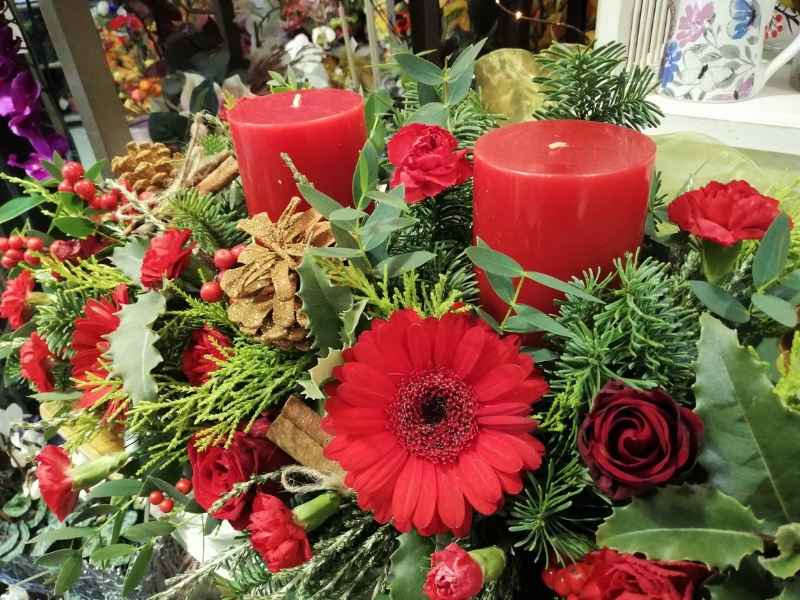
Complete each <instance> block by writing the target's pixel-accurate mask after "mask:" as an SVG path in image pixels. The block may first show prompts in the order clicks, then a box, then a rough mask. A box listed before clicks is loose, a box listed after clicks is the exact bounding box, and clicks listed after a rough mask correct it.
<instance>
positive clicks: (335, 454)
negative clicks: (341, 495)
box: [322, 309, 547, 537]
mask: <svg viewBox="0 0 800 600" xmlns="http://www.w3.org/2000/svg"><path fill="white" fill-rule="evenodd" d="M519 347H520V343H519V340H518V339H517V338H516V337H515V336H509V337H506V338H503V339H501V338H500V336H499V335H497V333H495V332H494V331H492V329H490V328H489V326H488V325H486V323H485V322H483V321H479V320H478V319H476V318H474V317H472V316H470V315H469V314H452V313H449V314H446V315H444V316H443V317H442V318H441V319H438V320H437V319H435V318H432V317H429V318H426V319H422V318H420V316H419V315H418V314H417V313H416V311H415V310H413V309H406V310H401V311H397V312H394V313H392V315H391V316H390V317H389V320H388V321H381V320H379V319H374V320H373V321H372V328H371V330H369V331H365V332H364V333H362V334H361V335H360V336H359V338H358V342H357V343H356V345H355V346H354V347H352V348H348V349H346V350H345V351H344V354H343V356H344V360H345V364H344V365H342V366H341V367H337V368H336V369H335V371H334V376H335V377H336V379H337V380H338V383H334V384H332V385H330V386H328V388H327V389H326V392H327V393H328V395H329V396H330V399H329V400H328V401H327V402H326V403H325V409H326V410H327V412H328V416H327V417H326V418H325V419H324V420H323V422H322V427H323V429H324V430H325V431H327V432H328V433H330V434H332V435H333V436H335V437H334V439H333V440H332V441H331V442H330V443H329V444H328V445H327V447H326V448H325V456H327V457H328V458H330V459H332V460H335V461H338V462H339V464H340V465H341V466H342V468H343V469H344V470H345V471H347V476H346V477H345V483H346V484H347V485H348V486H349V487H351V488H353V489H354V490H355V491H356V492H357V493H358V502H359V505H360V506H361V508H362V509H364V510H372V511H374V512H375V519H376V520H377V521H378V522H380V523H386V522H388V521H389V520H391V519H394V524H395V526H396V527H397V528H398V529H399V530H400V531H404V532H405V531H410V530H411V528H412V527H415V528H416V529H417V530H418V531H419V532H420V533H421V534H422V535H426V536H427V535H433V534H442V533H444V532H446V531H447V530H448V529H451V530H452V531H453V532H454V533H455V535H456V536H457V537H464V536H465V535H466V534H467V532H468V531H469V529H470V524H471V522H472V511H473V509H474V510H477V511H478V512H480V513H482V514H485V515H490V514H492V513H494V512H496V511H497V510H498V509H499V508H500V507H501V506H502V505H503V503H504V498H505V496H504V494H518V493H519V492H520V491H521V490H522V479H521V477H520V471H523V470H534V469H537V468H539V466H540V465H541V462H542V454H543V452H544V447H543V446H542V443H541V442H539V441H538V440H537V439H535V438H534V437H533V436H531V435H530V432H531V431H533V430H534V429H535V428H536V421H534V420H533V419H531V418H529V415H530V412H531V404H533V403H534V402H536V401H538V400H540V399H541V398H542V396H543V395H544V394H545V392H546V391H547V384H546V383H545V381H544V379H543V378H542V376H541V375H540V374H539V373H538V372H537V371H536V370H535V369H534V366H533V360H532V359H531V357H530V356H529V355H527V354H521V353H520V351H519Z"/></svg>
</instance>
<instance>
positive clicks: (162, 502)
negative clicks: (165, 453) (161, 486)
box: [148, 479, 192, 513]
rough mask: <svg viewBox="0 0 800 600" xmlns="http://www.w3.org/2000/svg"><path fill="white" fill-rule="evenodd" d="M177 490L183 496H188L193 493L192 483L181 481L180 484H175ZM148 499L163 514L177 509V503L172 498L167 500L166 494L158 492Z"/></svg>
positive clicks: (187, 480)
mask: <svg viewBox="0 0 800 600" xmlns="http://www.w3.org/2000/svg"><path fill="white" fill-rule="evenodd" d="M175 489H176V490H178V491H179V492H180V493H181V494H188V493H189V492H191V491H192V482H191V480H189V479H180V480H178V483H176V484H175ZM148 498H149V500H150V504H152V505H154V506H158V509H159V510H160V511H161V512H163V513H170V512H172V509H173V508H175V501H174V500H173V499H172V498H166V497H165V496H164V493H163V492H160V491H158V490H156V491H154V492H150V496H149V497H148Z"/></svg>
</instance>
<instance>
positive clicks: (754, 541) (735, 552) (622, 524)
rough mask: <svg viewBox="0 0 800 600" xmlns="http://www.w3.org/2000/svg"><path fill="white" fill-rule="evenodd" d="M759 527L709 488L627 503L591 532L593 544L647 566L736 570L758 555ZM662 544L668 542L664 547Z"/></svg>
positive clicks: (669, 490)
mask: <svg viewBox="0 0 800 600" xmlns="http://www.w3.org/2000/svg"><path fill="white" fill-rule="evenodd" d="M763 525H764V522H763V521H761V520H759V519H757V518H756V517H755V515H753V512H752V511H751V510H750V509H749V508H745V507H744V506H742V505H741V504H739V502H737V501H736V500H735V499H734V498H731V497H730V496H726V495H725V494H723V493H722V492H720V491H719V490H717V489H716V488H713V487H710V486H695V485H683V486H681V487H666V488H661V489H658V490H656V491H655V492H654V493H653V494H650V495H647V496H641V497H636V498H633V501H632V502H631V503H630V504H628V505H627V506H623V507H620V508H616V509H615V510H614V514H613V515H612V516H611V517H610V518H609V519H608V520H607V521H606V522H605V523H603V525H601V526H600V527H599V528H598V530H597V544H598V545H599V546H601V547H602V546H608V547H610V548H614V549H616V550H619V551H620V552H627V553H631V554H633V553H636V552H641V553H643V554H644V555H645V556H647V558H649V559H651V560H668V561H673V560H693V561H697V562H702V563H704V564H706V565H708V566H709V567H710V568H717V569H725V568H727V567H733V568H737V567H738V566H739V563H740V562H741V560H742V559H743V558H744V557H745V556H747V555H748V554H752V553H753V552H761V551H763V549H764V540H763V539H762V537H761V530H762V527H763ZM666 540H669V542H668V543H667V542H666Z"/></svg>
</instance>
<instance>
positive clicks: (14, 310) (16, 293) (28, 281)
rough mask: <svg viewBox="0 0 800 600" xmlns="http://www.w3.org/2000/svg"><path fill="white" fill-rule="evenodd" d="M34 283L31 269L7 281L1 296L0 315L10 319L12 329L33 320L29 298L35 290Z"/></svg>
mask: <svg viewBox="0 0 800 600" xmlns="http://www.w3.org/2000/svg"><path fill="white" fill-rule="evenodd" d="M34 283H35V282H34V281H33V278H32V277H31V272H30V271H23V272H22V273H20V274H19V276H17V277H15V278H14V279H9V280H8V281H6V289H5V290H3V296H2V297H0V317H3V318H4V319H8V323H9V325H11V328H12V329H19V328H20V327H22V326H23V325H25V323H27V322H28V321H30V320H31V306H30V304H29V303H28V298H29V296H30V295H31V292H33V286H34Z"/></svg>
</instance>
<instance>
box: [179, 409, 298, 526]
mask: <svg viewBox="0 0 800 600" xmlns="http://www.w3.org/2000/svg"><path fill="white" fill-rule="evenodd" d="M268 430H269V420H268V419H266V418H261V419H257V420H256V422H255V423H254V424H253V427H252V428H251V430H250V433H249V434H246V433H243V432H241V431H237V432H235V433H234V434H233V442H232V443H231V445H230V446H228V447H227V448H224V447H223V446H224V444H220V445H217V446H211V447H210V448H208V449H207V450H202V451H200V450H198V449H197V447H196V446H195V443H196V438H197V434H195V435H194V436H192V439H191V440H190V441H189V462H190V463H191V464H192V470H193V472H194V474H193V475H192V488H193V489H194V498H195V500H197V502H198V504H200V506H202V507H203V508H204V509H206V510H208V509H209V508H211V506H212V505H213V504H214V503H215V502H216V501H217V500H219V499H220V497H221V496H222V495H223V494H226V493H227V492H230V491H231V490H232V489H233V484H234V483H239V482H241V481H248V480H249V479H250V476H251V475H253V474H256V473H268V472H270V471H274V470H276V469H278V468H280V467H282V466H284V465H288V464H290V463H291V462H292V459H291V458H290V457H289V456H288V455H287V454H286V453H285V452H283V450H281V449H280V448H278V447H277V446H275V444H273V443H272V442H270V441H269V440H268V439H267V438H266V433H267V431H268ZM264 489H265V490H267V491H271V492H277V490H278V488H277V484H268V485H266V486H264ZM254 496H255V492H254V491H252V490H251V491H250V492H248V493H247V494H245V495H243V496H239V497H236V498H231V499H230V500H228V501H227V502H226V503H225V504H224V505H223V506H222V508H220V509H219V510H218V511H216V512H215V513H214V514H213V515H211V516H213V517H214V518H215V519H224V520H226V521H230V523H231V525H232V526H233V528H234V529H238V530H242V529H244V528H245V527H247V523H248V520H249V519H250V514H251V513H252V511H253V508H252V502H253V497H254Z"/></svg>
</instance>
